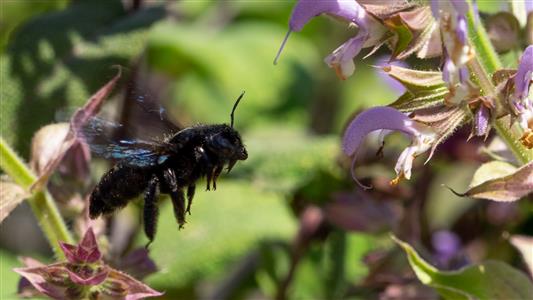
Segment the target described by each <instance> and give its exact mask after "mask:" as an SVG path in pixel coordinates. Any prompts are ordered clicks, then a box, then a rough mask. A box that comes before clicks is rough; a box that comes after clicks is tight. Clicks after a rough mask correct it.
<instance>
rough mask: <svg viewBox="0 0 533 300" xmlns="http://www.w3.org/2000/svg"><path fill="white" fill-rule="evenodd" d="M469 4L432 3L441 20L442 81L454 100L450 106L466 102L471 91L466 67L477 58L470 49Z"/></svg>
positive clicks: (458, 1)
mask: <svg viewBox="0 0 533 300" xmlns="http://www.w3.org/2000/svg"><path fill="white" fill-rule="evenodd" d="M468 9H469V6H468V3H467V2H466V1H464V0H450V1H439V0H432V1H431V10H432V12H433V16H434V17H435V18H436V19H440V25H441V34H442V44H443V46H444V48H445V53H444V66H443V70H442V78H443V80H444V81H445V82H446V83H447V85H448V89H449V90H450V93H451V94H452V95H453V96H452V97H448V100H449V102H450V103H451V104H455V105H456V104H459V103H460V102H462V101H463V100H465V96H466V95H467V94H466V92H467V90H468V87H467V86H466V83H467V81H468V77H469V76H468V69H467V68H466V63H467V62H468V61H470V60H471V59H472V58H473V57H474V50H473V48H472V47H470V45H468V39H467V36H468V26H467V21H466V14H467V13H468Z"/></svg>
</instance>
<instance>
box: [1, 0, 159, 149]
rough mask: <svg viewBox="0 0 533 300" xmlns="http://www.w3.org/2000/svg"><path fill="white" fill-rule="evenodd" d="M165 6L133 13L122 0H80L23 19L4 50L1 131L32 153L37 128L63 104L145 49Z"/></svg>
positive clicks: (75, 102) (82, 96)
mask: <svg viewBox="0 0 533 300" xmlns="http://www.w3.org/2000/svg"><path fill="white" fill-rule="evenodd" d="M162 12H163V11H162V9H161V8H153V9H148V10H145V11H144V12H143V13H141V14H135V15H129V14H127V13H126V12H125V11H124V10H123V9H122V5H121V4H120V1H118V0H112V1H107V0H105V1H102V0H100V1H75V2H74V3H73V4H72V5H70V6H69V7H68V8H66V9H65V10H62V11H60V12H56V13H52V14H46V15H42V16H39V17H37V18H33V19H31V20H30V21H29V22H26V23H24V25H23V26H21V27H20V28H19V29H18V30H17V31H16V33H15V34H13V35H12V40H11V42H10V45H9V47H8V49H7V51H6V52H5V53H4V54H2V55H1V56H0V64H1V66H2V67H1V68H0V78H2V89H0V98H1V99H2V101H0V111H2V118H1V120H0V128H2V136H3V137H4V138H6V139H7V140H8V142H10V144H14V145H15V148H16V149H17V150H18V151H20V152H21V153H22V154H23V156H27V154H28V147H29V141H30V139H31V137H32V135H33V133H34V132H35V131H36V130H37V129H38V128H39V127H41V126H43V125H45V124H48V123H51V122H53V121H54V118H55V117H54V116H55V113H56V112H57V110H58V109H59V108H64V107H69V106H70V107H71V106H79V105H81V104H82V103H84V102H85V100H87V97H88V96H89V95H90V94H92V92H94V91H95V90H96V89H97V88H99V87H100V86H102V85H103V84H104V83H105V82H107V81H108V79H109V78H111V76H113V74H114V70H112V68H111V67H112V66H113V65H117V64H120V65H127V63H128V61H129V60H131V59H132V58H133V57H135V56H137V55H139V54H140V53H141V51H142V49H143V48H144V41H145V37H146V32H147V30H148V26H149V25H150V24H152V23H153V22H154V21H156V20H157V19H159V18H161V17H163V13H162ZM15 133H16V135H15Z"/></svg>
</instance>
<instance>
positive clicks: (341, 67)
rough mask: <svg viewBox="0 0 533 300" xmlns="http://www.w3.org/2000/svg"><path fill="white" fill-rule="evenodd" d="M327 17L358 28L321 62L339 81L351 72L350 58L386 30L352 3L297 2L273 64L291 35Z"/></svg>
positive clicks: (348, 0) (338, 0) (343, 0)
mask: <svg viewBox="0 0 533 300" xmlns="http://www.w3.org/2000/svg"><path fill="white" fill-rule="evenodd" d="M321 14H328V15H331V16H334V17H336V18H338V19H341V20H344V21H346V22H348V23H349V24H355V25H357V27H358V28H359V31H358V32H357V35H356V36H355V37H353V38H351V39H349V40H348V41H347V42H345V43H344V44H342V45H341V46H340V47H338V48H337V49H335V51H333V53H332V54H331V55H329V56H328V57H326V59H325V62H326V63H327V64H328V65H329V66H330V67H331V68H334V69H335V71H336V72H337V75H338V76H339V77H340V78H341V79H346V78H347V77H348V76H350V75H352V74H353V72H354V70H355V65H354V63H353V58H354V57H355V56H357V54H359V52H360V51H361V49H362V48H364V47H371V46H374V45H376V44H378V43H379V42H380V41H381V39H382V37H383V34H384V33H385V31H386V29H385V27H384V26H382V25H381V24H380V23H379V22H378V21H377V20H376V19H374V17H372V16H370V15H369V14H367V12H366V11H365V9H364V8H363V7H362V6H361V5H359V3H357V2H356V1H355V0H331V1H329V0H328V1H323V0H300V1H298V3H297V4H296V6H295V7H294V9H293V10H292V14H291V18H290V20H289V31H288V32H287V35H286V36H285V39H284V40H283V42H282V44H281V47H280V49H279V51H278V53H277V55H276V58H275V59H274V64H276V63H277V60H278V58H279V56H280V54H281V51H282V50H283V47H284V46H285V43H286V42H287V39H288V37H289V35H290V33H291V32H293V31H300V30H302V28H303V27H304V26H305V24H307V23H308V22H309V21H310V20H311V19H312V18H313V17H316V16H319V15H321Z"/></svg>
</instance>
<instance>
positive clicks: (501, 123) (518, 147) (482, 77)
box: [467, 1, 533, 164]
mask: <svg viewBox="0 0 533 300" xmlns="http://www.w3.org/2000/svg"><path fill="white" fill-rule="evenodd" d="M469 2H471V1H469ZM470 4H472V3H470ZM467 20H468V37H469V40H470V43H471V45H472V47H473V48H474V51H475V52H476V56H475V57H474V58H473V59H471V60H470V62H469V63H468V68H469V69H470V71H471V72H472V73H474V74H475V75H476V78H477V80H478V83H479V85H480V87H481V89H482V91H483V94H484V95H488V96H493V97H495V99H496V105H497V106H502V105H503V103H504V102H503V101H504V99H500V98H501V97H499V95H498V94H497V93H496V88H495V86H494V85H493V84H492V80H491V74H493V73H494V72H496V71H497V70H498V69H501V68H502V64H501V62H500V59H499V57H498V54H497V53H496V51H495V50H494V47H493V46H492V44H491V42H490V39H489V36H488V35H487V32H486V31H485V28H484V27H483V24H481V23H478V22H476V16H475V13H474V11H473V10H472V9H470V10H469V12H468V14H467ZM492 126H493V127H494V128H495V129H496V132H497V133H498V135H499V136H500V138H501V139H502V140H503V141H504V142H505V143H506V144H507V146H508V147H509V149H510V150H511V151H512V152H513V154H514V155H515V157H516V159H517V160H518V161H519V162H520V163H521V164H526V163H528V162H530V161H532V160H533V151H532V150H529V149H527V148H526V147H524V146H523V145H522V144H521V143H520V142H519V141H518V140H519V138H520V133H519V132H517V130H513V128H512V127H511V126H509V122H505V118H502V119H498V120H495V121H494V123H493V124H492Z"/></svg>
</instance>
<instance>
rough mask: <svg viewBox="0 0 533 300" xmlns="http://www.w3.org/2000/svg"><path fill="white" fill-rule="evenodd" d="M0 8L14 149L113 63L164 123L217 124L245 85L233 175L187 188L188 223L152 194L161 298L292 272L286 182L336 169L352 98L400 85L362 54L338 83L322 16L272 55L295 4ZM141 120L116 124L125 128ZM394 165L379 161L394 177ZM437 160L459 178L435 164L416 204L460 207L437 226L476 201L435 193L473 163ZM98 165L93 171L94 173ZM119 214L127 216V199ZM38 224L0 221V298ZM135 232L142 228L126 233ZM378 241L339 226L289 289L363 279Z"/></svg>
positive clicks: (14, 4) (23, 148)
mask: <svg viewBox="0 0 533 300" xmlns="http://www.w3.org/2000/svg"><path fill="white" fill-rule="evenodd" d="M0 5H1V9H0V14H1V15H0V51H1V54H0V85H1V87H0V99H1V101H0V114H1V115H0V116H1V118H0V126H1V127H0V129H1V135H2V136H3V137H4V138H6V139H7V141H8V142H9V143H10V144H11V145H13V146H14V147H15V149H16V150H17V151H18V152H19V153H20V154H21V156H22V157H24V158H28V156H29V149H30V145H31V138H32V136H33V134H34V132H35V131H36V130H38V129H39V128H40V127H42V126H44V125H46V124H49V123H53V122H56V121H58V115H61V114H62V113H61V112H63V111H68V110H72V108H73V107H77V106H80V105H82V104H83V103H84V102H85V101H86V100H87V98H88V97H89V96H90V95H91V94H92V93H94V92H95V91H96V90H97V89H98V88H99V87H101V86H102V85H103V84H105V83H106V82H107V81H109V80H110V79H111V78H112V77H113V76H114V75H115V72H116V71H115V69H113V68H112V67H113V66H114V65H121V66H123V67H124V69H125V74H126V76H125V80H124V81H127V80H128V76H129V75H131V74H136V75H135V76H138V77H137V79H136V82H135V84H136V87H137V88H138V90H139V93H146V94H148V95H150V93H157V96H158V99H159V101H161V102H162V103H163V104H164V105H165V107H166V109H167V111H168V112H169V114H170V115H171V116H172V118H173V119H174V120H178V121H179V122H180V123H181V124H184V125H186V126H189V125H194V124H196V123H221V122H228V121H229V112H230V110H231V107H232V105H233V102H234V100H235V98H236V97H237V96H238V95H239V94H240V92H241V91H243V90H245V91H246V96H245V98H244V100H243V102H242V103H241V104H240V106H239V108H238V110H237V113H236V128H237V129H238V130H239V131H240V132H241V133H242V135H243V140H244V142H245V144H246V146H247V148H248V152H249V159H248V160H247V161H245V162H242V163H239V164H238V165H237V166H236V168H235V170H234V171H233V172H232V175H231V176H227V175H225V176H224V175H223V176H222V177H223V178H222V179H221V180H220V182H219V184H218V186H219V188H218V189H217V191H215V192H213V191H211V192H204V191H203V189H202V188H200V189H199V190H198V191H197V194H196V198H195V203H194V205H193V206H194V207H193V211H192V216H190V217H189V218H188V224H187V226H186V228H185V230H181V231H178V226H177V224H176V223H175V220H174V217H173V216H172V209H171V206H170V205H168V203H164V204H163V209H162V213H161V217H160V222H159V230H158V235H157V237H156V239H155V241H154V243H153V244H152V247H151V257H152V258H153V259H154V260H155V262H156V264H157V265H158V267H159V268H160V272H158V273H156V274H153V275H151V276H150V277H148V278H147V279H146V282H147V283H148V284H149V285H150V286H151V287H153V288H154V289H157V290H160V291H165V296H164V297H165V298H167V299H178V298H183V299H189V298H212V299H214V298H219V299H221V298H224V297H231V298H236V297H238V298H255V299H261V298H271V297H273V296H274V295H275V293H276V283H277V282H279V281H280V280H281V278H283V277H284V276H285V274H286V273H287V272H288V269H289V263H290V257H289V256H290V254H289V252H290V251H289V249H290V247H291V243H292V242H291V241H292V240H293V238H294V236H295V235H296V233H297V230H298V219H297V217H296V216H295V209H294V207H292V206H291V205H290V200H292V197H293V194H294V192H295V191H296V190H298V189H299V188H301V187H304V186H307V185H309V184H310V183H311V185H312V183H313V182H315V181H317V180H318V182H321V181H320V178H321V177H320V176H322V174H327V176H328V177H327V178H328V180H335V179H331V178H338V177H343V178H344V177H345V175H346V172H345V171H343V170H340V168H339V166H338V162H337V159H338V155H339V153H340V150H339V144H340V133H341V132H342V128H343V126H344V125H345V123H346V122H347V121H348V120H349V117H350V116H351V115H352V114H354V113H355V112H356V111H357V110H358V109H362V108H364V107H370V106H375V105H383V104H387V103H390V102H392V101H393V100H394V99H395V97H396V96H398V95H399V94H398V91H396V90H394V89H393V88H392V87H391V86H390V85H389V84H387V83H386V82H385V81H383V79H382V78H381V77H380V75H379V74H378V71H377V68H376V67H374V66H375V65H376V64H377V63H378V62H377V61H376V60H375V59H373V58H369V59H366V60H357V61H356V73H355V76H354V77H351V78H350V79H349V80H346V81H340V80H338V79H337V78H336V76H335V73H334V72H333V71H332V70H330V69H329V68H327V66H326V65H325V64H324V63H323V61H322V60H323V57H325V56H326V55H327V54H329V53H330V52H331V51H332V50H334V49H335V48H336V47H337V46H338V45H340V44H341V43H343V42H344V41H345V40H346V38H348V37H350V36H351V35H353V32H350V31H348V30H346V28H345V27H344V26H342V25H338V23H336V22H335V21H333V20H331V19H329V18H316V19H313V20H312V22H311V23H310V24H309V25H308V26H306V27H305V29H304V30H303V31H302V32H299V33H293V34H292V36H291V37H290V39H289V42H288V44H287V45H286V47H285V49H284V51H283V53H282V55H281V59H280V61H279V63H278V65H276V66H274V65H273V63H272V61H273V59H274V56H275V54H276V52H277V50H278V48H279V46H280V44H281V41H282V40H283V37H284V36H285V33H286V32H287V29H288V25H287V23H288V17H289V15H290V11H291V7H292V5H293V3H292V1H244V0H243V1H239V0H232V1H202V0H194V1H155V0H154V1H140V0H139V1H137V0H123V1H120V0H46V1H39V0H27V1H22V0H2V1H1V2H0ZM386 53H387V51H385V50H383V51H380V52H378V54H377V55H375V56H374V57H379V56H382V55H386ZM125 84H126V83H125V82H123V85H125ZM128 105H131V102H128V99H127V95H125V93H124V91H123V89H120V88H118V89H116V92H115V93H114V96H113V99H110V101H109V102H108V104H107V105H106V108H105V111H106V112H109V114H110V115H114V117H115V118H116V119H118V120H121V118H122V120H123V115H122V116H121V113H122V114H124V112H125V111H127V110H128ZM142 122H143V121H142V120H138V119H135V118H131V119H128V123H129V124H131V125H132V126H133V125H135V123H138V124H137V125H139V124H140V125H141V126H142ZM392 164H393V163H392V162H388V169H387V170H386V171H382V170H383V169H380V170H379V172H381V173H382V174H385V175H384V176H385V177H392ZM436 168H438V169H439V171H442V172H443V174H448V173H445V172H446V170H452V169H453V170H455V171H454V172H460V173H461V174H463V175H464V176H465V178H464V179H461V180H459V179H457V178H454V177H453V176H448V175H446V176H444V175H443V176H442V178H441V180H440V181H439V182H438V184H435V186H434V187H432V188H431V189H430V190H431V191H430V192H429V193H430V194H431V195H437V196H435V197H429V198H435V199H439V200H435V201H434V202H433V204H431V205H428V207H427V210H428V211H429V212H428V214H433V213H434V212H435V211H443V208H442V207H443V206H442V205H441V204H442V203H450V201H451V203H459V202H460V203H461V205H460V206H453V208H450V207H452V206H451V205H448V206H446V207H448V208H450V209H449V210H448V211H446V214H441V216H440V218H439V219H438V220H436V221H435V225H434V226H435V228H446V227H449V226H451V225H450V224H451V223H452V221H451V220H454V218H457V216H458V215H460V214H461V213H462V212H463V211H464V210H466V209H467V208H468V207H469V206H471V205H472V204H471V203H469V202H468V201H466V200H464V199H460V198H457V197H455V196H452V195H450V194H449V193H448V194H443V190H442V189H440V184H441V183H443V182H444V183H449V184H450V185H453V186H454V187H456V188H458V189H459V190H460V189H461V188H462V187H465V186H466V183H467V182H468V179H467V178H469V177H470V174H472V172H473V171H474V168H473V167H472V166H470V165H463V166H459V165H451V164H440V165H439V164H438V162H437V163H436ZM104 170H105V169H104V168H103V167H102V168H95V171H94V174H93V177H94V179H95V180H96V179H98V178H99V175H101V174H102V172H103V171H104ZM416 176H418V175H415V177H416ZM421 176H422V175H421ZM317 178H318V179H317ZM313 180H315V181H313ZM451 181H453V182H451ZM322 183H323V182H322ZM203 184H204V183H200V184H199V186H200V187H203ZM317 189H320V185H319V187H318V188H317V187H316V186H315V189H314V190H312V191H311V193H315V192H316V193H317V194H320V193H321V192H322V193H325V192H323V191H318V192H317V191H316V190H317ZM324 189H325V190H326V191H329V190H328V189H330V187H326V186H325V187H324ZM434 191H436V192H434ZM438 195H445V196H438ZM439 197H440V198H439ZM323 200H324V199H319V200H318V201H323ZM453 201H455V202H453ZM124 213H126V214H127V213H130V214H133V215H134V218H133V219H134V220H137V219H138V217H137V214H138V212H137V211H135V210H133V211H131V210H130V209H126V210H125V212H124ZM438 222H440V223H438ZM34 223H35V221H34V220H33V216H32V215H31V212H30V211H29V210H28V208H27V207H26V206H25V205H22V206H20V207H19V208H17V210H16V211H14V212H13V213H12V215H11V216H10V217H9V218H8V219H7V220H6V221H5V222H4V223H3V224H2V227H1V229H0V243H1V244H0V246H1V249H0V255H1V262H2V264H1V267H0V268H1V270H0V271H1V273H0V275H1V278H0V298H1V299H9V298H12V297H14V295H15V293H16V283H17V281H18V276H17V275H16V274H15V273H14V272H12V271H11V269H12V268H13V267H15V266H20V263H19V262H18V261H17V260H16V256H18V255H31V256H37V257H40V258H42V260H43V261H47V260H48V261H50V260H51V256H50V252H49V249H48V248H47V246H46V242H45V241H44V240H43V237H42V236H41V234H40V232H39V229H38V228H37V226H36V225H35V224H34ZM145 242H146V240H145V238H144V235H142V234H139V235H138V237H137V238H136V239H135V242H134V244H135V245H144V243H145ZM390 243H391V242H390V241H389V240H388V237H387V235H374V236H371V235H367V234H363V233H349V232H344V231H335V232H334V233H333V234H330V235H329V236H328V237H327V240H326V241H325V242H324V243H323V244H321V245H318V246H316V247H314V246H312V247H311V248H310V250H309V253H310V254H309V255H306V256H305V259H303V261H302V262H300V266H299V268H298V271H297V273H296V274H295V275H294V280H293V283H292V286H291V289H290V296H291V298H300V299H309V298H315V299H316V298H332V297H336V296H338V295H342V294H343V293H344V289H346V287H347V286H349V284H351V283H354V282H357V281H358V280H360V279H362V278H363V277H364V276H365V275H366V274H367V272H368V270H367V268H366V266H365V265H364V264H363V262H362V258H363V255H364V254H365V253H366V252H368V251H369V250H371V249H375V248H377V247H378V246H380V245H383V244H386V245H389V246H390ZM239 276H241V277H239ZM243 276H244V277H243ZM232 280H233V281H232ZM224 293H226V294H224Z"/></svg>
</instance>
